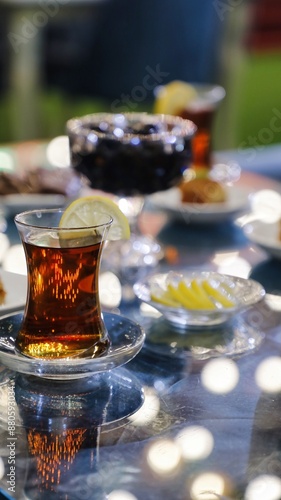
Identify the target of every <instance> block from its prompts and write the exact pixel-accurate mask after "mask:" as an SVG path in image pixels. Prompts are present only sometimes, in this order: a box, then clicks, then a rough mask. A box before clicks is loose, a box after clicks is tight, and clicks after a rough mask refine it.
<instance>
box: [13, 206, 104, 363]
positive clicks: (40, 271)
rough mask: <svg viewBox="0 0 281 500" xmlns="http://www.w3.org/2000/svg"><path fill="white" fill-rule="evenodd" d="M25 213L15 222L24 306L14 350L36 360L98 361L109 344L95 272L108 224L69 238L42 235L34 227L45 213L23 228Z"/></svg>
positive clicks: (49, 231) (55, 232)
mask: <svg viewBox="0 0 281 500" xmlns="http://www.w3.org/2000/svg"><path fill="white" fill-rule="evenodd" d="M30 213H32V212H26V213H24V214H19V216H17V217H16V223H17V226H18V228H19V232H20V234H21V237H22V244H23V247H24V250H25V256H26V262H27V271H28V296H27V304H26V307H25V312H24V318H23V323H22V326H21V329H20V331H19V334H18V336H17V339H16V348H17V350H18V351H20V352H21V353H22V354H25V355H27V356H31V357H36V358H38V357H39V358H65V357H73V356H76V357H84V356H89V357H96V356H100V355H101V354H103V353H105V352H106V351H107V349H108V346H109V340H108V337H107V332H106V328H105V325H104V322H103V319H102V314H101V309H100V302H99V289H98V272H99V268H100V258H101V251H102V246H103V237H104V234H103V233H104V231H106V229H107V227H106V226H108V225H110V224H109V223H108V221H107V223H103V224H100V225H99V226H97V228H90V230H89V228H87V229H83V228H80V229H79V230H76V229H71V232H69V231H63V230H62V229H58V228H48V227H47V228H44V229H43V228H42V227H36V224H42V220H43V221H44V217H47V215H46V214H47V213H48V211H41V212H36V214H41V217H38V222H36V220H35V217H36V215H33V219H31V218H30V217H31V216H29V223H28V224H26V225H23V223H22V220H23V219H24V220H27V215H26V214H30ZM53 213H55V211H53ZM103 217H106V216H104V215H103ZM31 220H32V221H33V226H30V221H31ZM109 220H110V218H109ZM19 221H21V222H19ZM51 222H52V221H50V220H49V222H48V224H49V225H51ZM27 229H28V230H27ZM91 231H92V232H91Z"/></svg>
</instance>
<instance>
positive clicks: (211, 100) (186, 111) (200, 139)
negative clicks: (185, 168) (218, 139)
mask: <svg viewBox="0 0 281 500" xmlns="http://www.w3.org/2000/svg"><path fill="white" fill-rule="evenodd" d="M194 89H196V93H197V97H194V98H193V99H192V100H191V102H189V103H188V104H187V105H186V106H185V107H183V109H181V110H179V112H178V115H179V116H181V117H182V118H184V119H185V120H191V121H192V122H193V123H194V124H195V125H196V127H197V130H196V132H195V134H194V136H193V137H192V141H191V144H192V166H193V167H205V168H208V169H210V168H211V167H212V143H211V141H212V128H213V122H214V118H215V114H216V112H217V108H218V105H219V103H220V102H221V101H222V99H223V98H224V95H225V90H224V89H223V88H222V87H221V86H219V85H211V84H201V85H200V84H197V85H195V86H194Z"/></svg>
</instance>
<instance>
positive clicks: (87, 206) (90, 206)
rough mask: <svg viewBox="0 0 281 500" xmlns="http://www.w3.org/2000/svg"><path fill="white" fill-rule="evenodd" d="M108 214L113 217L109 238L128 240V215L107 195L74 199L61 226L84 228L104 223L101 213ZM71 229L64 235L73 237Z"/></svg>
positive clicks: (64, 215) (62, 219) (62, 218)
mask: <svg viewBox="0 0 281 500" xmlns="http://www.w3.org/2000/svg"><path fill="white" fill-rule="evenodd" d="M101 213H103V214H108V215H110V216H111V217H112V220H113V222H112V224H111V226H110V229H109V232H108V236H107V239H108V240H111V241H112V240H123V239H124V240H127V239H129V238H130V226H129V222H128V219H127V217H126V216H125V215H124V214H123V212H122V211H121V210H120V208H119V207H118V205H117V204H116V203H115V202H114V201H112V200H111V199H109V198H107V197H106V196H96V195H94V196H84V197H82V198H78V199H77V200H74V201H73V202H72V203H70V205H68V207H67V208H66V209H65V211H64V213H63V215H62V217H61V220H60V224H59V226H60V228H66V229H67V228H69V229H71V228H72V229H73V228H84V227H91V226H97V225H99V224H102V223H103V221H102V220H101V218H100V214H101ZM72 234H73V233H71V231H69V232H67V234H66V235H64V237H66V238H71V237H72Z"/></svg>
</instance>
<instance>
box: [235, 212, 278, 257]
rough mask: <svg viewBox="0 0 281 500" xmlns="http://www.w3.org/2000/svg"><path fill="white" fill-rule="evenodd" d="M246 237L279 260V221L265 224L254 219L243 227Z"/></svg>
mask: <svg viewBox="0 0 281 500" xmlns="http://www.w3.org/2000/svg"><path fill="white" fill-rule="evenodd" d="M243 231H244V234H245V235H246V237H247V238H248V239H249V240H250V241H251V242H252V243H255V244H256V245H258V246H259V247H261V248H262V249H263V250H265V251H266V252H268V253H269V254H270V255H272V257H275V258H277V259H281V220H277V221H275V222H265V221H262V220H259V219H256V220H254V221H251V222H247V223H246V224H245V225H244V226H243Z"/></svg>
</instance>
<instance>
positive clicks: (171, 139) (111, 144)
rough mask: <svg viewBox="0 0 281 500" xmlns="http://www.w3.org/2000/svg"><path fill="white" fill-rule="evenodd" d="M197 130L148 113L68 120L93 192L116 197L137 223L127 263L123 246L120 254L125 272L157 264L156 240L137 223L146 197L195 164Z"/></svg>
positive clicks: (74, 157)
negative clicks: (194, 142)
mask: <svg viewBox="0 0 281 500" xmlns="http://www.w3.org/2000/svg"><path fill="white" fill-rule="evenodd" d="M195 130H196V127H195V126H194V124H193V123H192V122H191V121H189V120H184V119H182V118H180V117H177V116H168V115H157V114H154V115H153V114H148V113H124V114H114V113H112V114H111V113H94V114H89V115H86V116H83V117H80V118H73V119H71V120H69V121H68V122H67V134H68V137H69V143H70V154H71V164H72V167H73V168H74V169H75V170H76V171H77V172H79V173H80V174H83V175H84V176H85V177H87V178H88V180H89V181H90V185H91V187H92V188H93V189H96V190H101V191H103V192H107V193H110V194H111V195H112V194H113V195H116V196H117V197H118V198H119V207H120V208H121V210H123V211H124V213H125V214H126V216H127V217H128V219H129V220H131V221H133V220H134V221H135V223H134V224H133V227H132V228H131V233H132V235H131V241H130V243H129V242H127V245H126V246H127V247H128V244H130V248H129V250H128V249H127V248H126V252H125V259H124V262H123V261H122V252H123V249H124V246H123V247H122V249H119V250H117V252H116V254H117V253H118V254H119V256H120V268H123V269H124V267H125V266H126V265H127V266H128V267H129V265H130V266H131V267H133V266H135V267H136V268H138V269H141V268H144V267H145V266H147V267H149V264H150V265H151V266H153V265H155V264H157V263H158V260H159V258H160V257H162V256H163V253H162V250H161V247H160V245H159V244H158V243H157V242H155V240H154V239H153V238H149V237H146V236H144V235H141V234H140V232H139V231H138V230H137V223H136V221H137V219H138V215H139V213H140V212H141V210H142V206H143V201H144V197H145V195H148V194H151V193H155V192H158V191H164V190H167V189H169V188H171V187H172V186H174V185H176V184H178V183H179V181H180V180H181V179H182V177H183V173H184V171H185V170H186V168H187V167H189V164H190V161H191V138H192V136H193V134H194V132H195ZM130 214H131V215H132V217H130ZM117 245H119V242H117ZM119 246H120V245H119ZM112 248H113V247H111V249H112ZM142 260H143V261H142ZM110 262H112V259H111V257H110ZM129 263H131V264H129Z"/></svg>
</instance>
